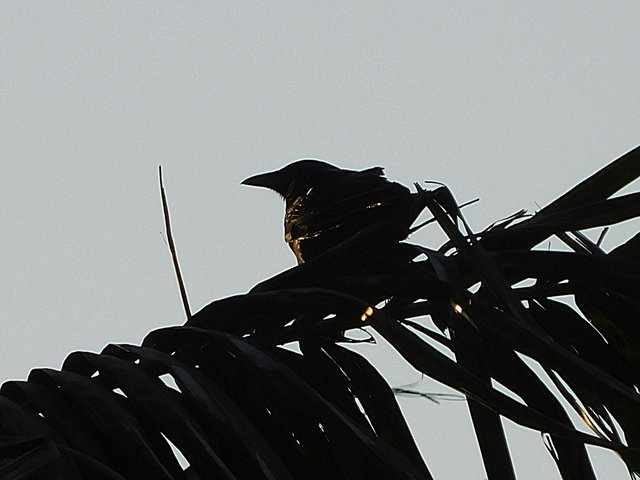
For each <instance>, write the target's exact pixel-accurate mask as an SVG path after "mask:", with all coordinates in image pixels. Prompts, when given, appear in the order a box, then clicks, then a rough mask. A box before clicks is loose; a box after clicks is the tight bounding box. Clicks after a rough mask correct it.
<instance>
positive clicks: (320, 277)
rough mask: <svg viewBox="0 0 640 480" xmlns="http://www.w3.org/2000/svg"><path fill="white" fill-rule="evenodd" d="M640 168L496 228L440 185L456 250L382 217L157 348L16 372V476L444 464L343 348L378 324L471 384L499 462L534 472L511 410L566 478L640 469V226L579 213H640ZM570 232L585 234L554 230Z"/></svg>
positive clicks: (405, 471)
mask: <svg viewBox="0 0 640 480" xmlns="http://www.w3.org/2000/svg"><path fill="white" fill-rule="evenodd" d="M639 176H640V148H636V149H635V150H633V151H631V152H629V153H628V154H626V155H624V156H623V157H621V158H620V159H618V160H616V161H615V162H613V163H611V164H610V165H609V166H607V167H606V168H604V169H603V170H601V171H600V172H598V173H596V174H595V175H593V176H592V177H590V178H589V179H587V180H585V181H584V182H582V183H581V184H579V185H578V186H576V187H575V188H574V189H572V190H571V191H569V192H568V193H566V194H565V195H563V196H561V197H560V198H558V199H557V200H556V201H554V202H552V203H551V204H550V205H548V206H547V207H545V208H543V209H542V210H540V211H539V212H538V213H536V214H535V215H533V216H528V215H525V214H524V212H518V213H517V214H515V215H513V216H512V217H510V218H508V219H505V220H503V221H500V222H497V223H496V224H494V225H492V226H491V227H489V228H487V229H486V230H485V231H483V232H480V233H475V232H472V231H471V230H470V228H469V227H468V226H467V224H466V222H465V221H464V218H463V216H462V214H461V212H460V210H459V208H458V206H457V203H456V202H455V200H454V199H453V196H452V195H451V193H450V192H449V190H448V189H446V188H445V187H440V188H437V189H435V190H433V191H429V192H424V194H423V195H421V196H420V198H421V199H422V200H425V205H426V208H427V209H428V211H429V212H430V213H431V215H432V216H433V218H434V219H435V222H437V223H438V225H439V226H440V228H442V230H443V231H444V232H445V233H446V235H447V236H448V238H449V241H448V242H447V244H446V245H444V246H442V247H441V248H439V249H437V250H435V249H431V248H428V247H426V246H421V245H415V244H411V243H408V242H398V241H395V240H389V239H388V238H387V237H385V238H387V239H386V240H385V239H379V237H377V236H376V235H375V231H376V229H377V228H380V225H377V224H376V223H373V224H371V225H370V226H368V227H367V228H365V229H364V230H361V231H360V232H359V233H357V234H356V235H354V236H352V237H350V238H348V239H347V240H346V241H344V242H342V243H340V244H338V245H337V246H336V247H334V248H331V249H329V250H327V251H325V252H324V253H321V254H319V255H317V256H314V257H313V258H311V259H310V260H309V261H308V262H306V263H303V264H301V265H299V266H296V267H295V268H292V269H290V270H287V271H285V272H283V273H281V274H279V275H276V276H275V277H273V278H271V279H269V280H266V281H264V282H261V283H260V284H258V285H257V286H256V287H254V288H253V289H252V290H251V291H250V292H249V293H247V294H244V295H237V296H234V297H230V298H226V299H222V300H218V301H215V302H213V303H211V304H210V305H208V306H207V307H205V308H203V309H202V310H201V311H200V312H198V313H196V314H195V315H193V317H192V318H191V319H190V321H189V322H188V323H187V324H186V325H183V326H179V327H172V328H165V329H161V330H157V331H154V332H151V333H150V334H149V335H148V336H147V337H146V339H145V340H144V342H143V344H142V346H133V345H109V346H107V347H106V348H105V349H104V350H103V351H102V353H100V354H94V353H86V352H76V353H73V354H71V355H70V356H69V357H68V358H67V360H66V361H65V363H64V365H63V367H62V370H61V371H56V370H50V369H36V370H33V371H32V372H31V374H30V375H29V378H28V380H27V381H24V382H22V381H11V382H6V383H5V384H4V385H3V386H2V389H1V391H0V477H1V478H3V479H4V478H7V479H9V478H11V479H27V478H29V479H36V478H41V479H56V478H59V479H65V480H66V479H80V478H90V479H140V478H150V479H210V478H221V479H260V478H265V479H278V480H281V479H323V480H324V479H346V478H349V479H353V478H367V479H388V478H394V479H430V478H432V476H431V474H430V472H429V470H428V467H427V464H428V460H429V446H428V445H427V446H425V448H424V451H423V455H424V457H425V459H426V461H427V462H426V464H425V461H423V457H422V455H421V454H420V453H419V451H418V448H417V447H416V445H415V443H414V440H413V438H412V436H411V434H410V432H409V428H408V426H407V424H406V421H405V419H404V418H403V416H402V414H401V412H400V410H399V408H398V405H397V402H396V399H395V397H394V394H393V391H392V389H391V388H390V387H389V385H388V384H387V382H386V381H385V379H384V378H382V376H381V375H380V374H379V373H378V372H377V370H376V369H375V368H374V367H373V366H372V365H371V364H370V363H369V362H368V361H367V360H366V359H365V358H364V357H363V356H362V355H359V354H357V353H354V352H353V351H352V350H349V349H348V348H346V347H345V346H343V344H344V342H345V341H346V338H345V336H344V334H345V332H347V331H349V330H351V329H357V328H362V327H366V328H367V329H369V330H370V331H373V332H374V333H375V334H377V335H380V336H382V337H384V338H385V339H386V340H387V341H388V342H389V343H390V344H391V345H392V346H393V347H394V348H395V349H396V350H397V351H398V352H399V353H400V354H401V355H402V357H404V359H405V360H406V361H407V362H408V363H409V364H410V365H412V366H413V367H414V368H416V369H417V370H419V371H421V372H423V373H424V374H425V375H426V376H429V377H431V378H433V379H435V380H438V381H440V382H442V383H444V384H447V385H449V386H451V387H453V388H454V389H456V390H458V391H460V392H462V393H463V394H464V395H466V397H467V399H468V406H469V410H470V413H471V418H472V420H473V424H474V428H475V431H476V435H477V438H478V442H479V444H480V447H481V453H482V458H483V461H484V465H485V470H486V473H487V475H488V477H489V478H491V479H509V478H515V475H514V473H513V467H512V462H511V456H510V454H509V449H508V446H507V444H506V441H505V436H504V432H503V429H502V425H501V422H500V417H501V416H502V417H506V418H509V419H510V420H512V421H514V422H516V423H518V424H520V425H523V426H526V427H529V428H533V429H536V430H539V431H540V432H543V433H545V434H546V438H547V441H548V447H549V451H550V453H551V454H552V455H553V457H554V459H555V460H556V463H557V466H558V470H559V472H560V473H561V475H562V478H564V479H575V480H578V479H579V480H588V479H595V478H596V477H595V474H594V472H593V469H592V467H591V463H590V460H589V457H588V455H587V452H586V448H585V446H586V445H597V446H601V447H604V448H608V449H611V450H613V451H615V452H617V453H618V454H619V455H620V457H621V458H622V460H623V461H624V462H625V463H626V465H627V466H628V468H629V471H630V473H631V474H638V473H640V455H639V453H640V450H639V449H640V395H639V394H638V388H639V387H640V373H639V372H640V368H639V367H640V348H639V347H638V337H639V336H640V333H638V332H640V329H639V328H638V327H637V322H638V321H639V319H640V289H639V288H638V284H639V281H640V274H639V272H640V268H639V267H640V265H639V264H640V235H636V236H634V237H633V238H631V239H629V240H628V241H627V242H626V243H624V244H622V245H620V246H618V247H617V248H615V249H613V250H611V251H610V252H605V251H603V250H602V249H601V248H600V247H599V246H598V245H597V244H596V243H594V242H592V241H590V240H589V239H588V238H587V237H586V236H585V235H583V234H582V233H580V230H583V229H587V228H592V227H604V226H608V225H612V224H615V223H619V222H621V221H624V220H627V219H632V218H636V217H638V216H640V194H638V193H632V194H626V195H620V196H618V197H615V198H610V197H611V196H612V195H614V194H616V193H617V192H619V191H620V190H621V189H622V188H623V187H625V186H626V185H627V184H629V183H630V182H632V181H633V180H635V179H637V178H638V177H639ZM552 236H555V237H558V238H559V239H560V240H562V241H563V242H564V244H565V245H566V246H567V247H568V248H565V249H563V250H562V251H552V250H550V249H547V248H536V246H539V245H540V244H541V243H543V242H545V241H546V240H547V239H549V238H550V237H552ZM376 239H378V240H376ZM526 279H529V281H528V283H527V284H525V285H524V286H523V283H522V281H523V280H526ZM562 296H572V297H573V298H574V299H575V306H572V305H571V304H569V303H565V302H562V301H560V299H559V297H562ZM291 342H297V345H298V346H299V348H298V350H294V349H290V348H284V347H283V345H285V344H291ZM435 343H439V344H440V345H439V348H443V347H444V348H446V349H448V350H450V351H451V352H452V353H454V354H455V360H452V359H451V358H450V357H449V356H447V355H444V354H443V353H441V352H440V350H439V349H437V348H435V347H434V344H435ZM525 357H528V358H530V359H533V360H535V361H536V362H538V364H539V365H540V366H541V367H542V368H543V369H544V371H546V373H547V374H548V376H549V377H550V378H551V379H552V381H554V382H555V383H556V385H557V388H558V390H559V391H560V392H561V393H562V394H563V395H564V396H565V398H566V399H567V400H568V402H569V404H570V405H572V407H573V408H574V409H575V410H576V411H577V412H578V413H579V414H580V416H581V417H582V418H583V419H584V420H585V424H586V425H587V426H588V427H589V428H591V429H592V431H593V434H586V433H582V432H581V431H579V430H578V429H577V428H576V427H575V426H574V425H573V423H572V421H571V419H570V417H569V412H567V411H566V410H565V407H564V406H563V403H561V402H560V401H559V399H558V398H556V396H555V394H554V393H553V390H552V389H550V388H549V386H548V382H547V383H546V382H545V381H543V379H542V378H541V377H540V376H539V375H538V374H537V373H536V371H534V370H532V369H531V368H530V367H529V366H528V365H527V362H526V361H525ZM492 380H494V381H497V382H499V383H500V384H501V385H502V386H504V387H505V388H507V389H508V390H510V391H511V392H513V393H514V394H515V395H517V397H519V398H520V399H521V401H519V400H516V399H514V398H515V397H513V396H510V395H506V394H504V393H502V392H501V391H500V390H498V389H496V388H494V384H493V383H492ZM414 428H422V427H421V426H420V427H419V426H415V427H414ZM424 428H429V426H425V427H424ZM176 452H179V453H177V455H178V457H179V456H183V457H184V458H183V459H181V461H180V460H178V458H177V456H176Z"/></svg>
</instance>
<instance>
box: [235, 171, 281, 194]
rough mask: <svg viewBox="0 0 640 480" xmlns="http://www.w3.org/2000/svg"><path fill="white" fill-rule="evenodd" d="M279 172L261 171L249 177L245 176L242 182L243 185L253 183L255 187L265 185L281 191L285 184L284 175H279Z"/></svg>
mask: <svg viewBox="0 0 640 480" xmlns="http://www.w3.org/2000/svg"><path fill="white" fill-rule="evenodd" d="M278 173H279V172H277V171H276V172H268V173H260V174H258V175H254V176H252V177H249V178H245V179H244V180H243V181H242V182H241V183H242V185H251V186H253V187H264V188H269V189H271V190H275V191H276V192H280V191H281V190H282V188H283V187H284V185H282V180H283V179H282V177H281V176H280V175H278Z"/></svg>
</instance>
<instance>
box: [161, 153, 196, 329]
mask: <svg viewBox="0 0 640 480" xmlns="http://www.w3.org/2000/svg"><path fill="white" fill-rule="evenodd" d="M158 174H159V175H160V195H161V196H162V211H163V213H164V226H165V228H166V230H167V241H168V242H169V250H170V251H171V258H172V259H173V268H174V269H175V271H176V279H177V280H178V287H179V288H180V296H181V297H182V305H183V307H184V313H185V314H186V315H187V320H189V319H191V308H189V299H188V298H187V289H186V288H185V286H184V281H183V280H182V273H181V272H180V265H179V264H178V254H177V253H176V246H175V244H174V243H173V235H172V233H171V220H169V204H168V203H167V195H166V194H165V192H164V184H163V183H162V165H159V166H158Z"/></svg>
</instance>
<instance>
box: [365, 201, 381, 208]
mask: <svg viewBox="0 0 640 480" xmlns="http://www.w3.org/2000/svg"><path fill="white" fill-rule="evenodd" d="M381 206H382V202H376V203H372V204H371V205H367V208H377V207H381Z"/></svg>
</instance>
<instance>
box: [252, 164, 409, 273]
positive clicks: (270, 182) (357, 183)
mask: <svg viewBox="0 0 640 480" xmlns="http://www.w3.org/2000/svg"><path fill="white" fill-rule="evenodd" d="M242 183H243V184H246V185H255V186H261V187H267V188H270V189H271V190H274V191H276V192H278V193H279V194H280V195H281V196H282V197H283V198H284V200H285V202H286V206H285V208H286V210H285V217H284V229H285V241H286V242H287V243H288V244H289V246H290V247H291V249H292V250H293V252H294V254H295V256H296V258H297V260H298V263H303V262H304V261H306V260H309V259H311V258H313V257H315V256H317V255H319V254H321V253H323V252H324V251H326V250H328V249H329V248H331V247H333V246H335V245H337V244H339V243H341V242H342V241H344V240H346V239H348V238H350V237H352V236H353V235H355V234H356V233H358V232H359V231H361V230H363V229H364V228H366V227H368V226H370V225H372V224H375V223H376V222H385V223H386V224H387V225H386V226H385V227H384V228H381V229H379V230H378V231H377V232H378V233H377V234H378V235H387V234H388V235H389V236H390V237H391V238H393V239H394V240H398V241H399V240H402V239H403V238H405V237H406V236H407V235H408V234H409V227H410V226H411V224H412V223H413V221H414V220H415V218H416V217H417V216H418V214H419V213H420V210H421V208H419V209H418V208H416V204H415V203H416V202H415V196H416V195H417V194H414V193H411V192H410V191H409V189H408V188H406V187H404V186H403V185H400V184H399V183H395V182H391V181H389V180H387V179H386V178H385V177H384V171H383V169H382V168H381V167H372V168H368V169H366V170H362V171H356V170H344V169H340V168H338V167H335V166H333V165H330V164H328V163H325V162H321V161H318V160H300V161H297V162H294V163H291V164H289V165H287V166H285V167H283V168H282V169H280V170H276V171H275V172H269V173H264V174H260V175H255V176H253V177H250V178H248V179H246V180H244V181H243V182H242ZM396 237H397V238H396Z"/></svg>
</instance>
